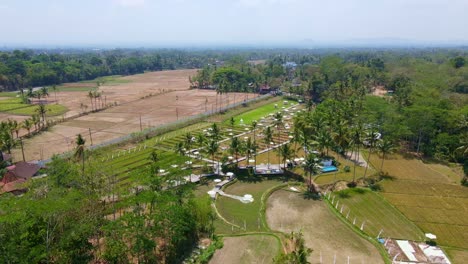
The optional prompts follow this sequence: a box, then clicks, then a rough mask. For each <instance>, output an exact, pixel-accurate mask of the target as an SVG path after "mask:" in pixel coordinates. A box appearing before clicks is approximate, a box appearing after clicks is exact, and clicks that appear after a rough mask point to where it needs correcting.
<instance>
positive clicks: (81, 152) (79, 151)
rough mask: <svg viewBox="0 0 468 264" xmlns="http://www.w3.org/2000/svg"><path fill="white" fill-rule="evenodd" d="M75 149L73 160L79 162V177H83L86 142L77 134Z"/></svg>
mask: <svg viewBox="0 0 468 264" xmlns="http://www.w3.org/2000/svg"><path fill="white" fill-rule="evenodd" d="M75 143H76V148H75V154H74V156H75V159H77V160H81V176H84V169H85V143H86V140H85V139H84V138H83V137H82V136H81V134H78V136H76V141H75Z"/></svg>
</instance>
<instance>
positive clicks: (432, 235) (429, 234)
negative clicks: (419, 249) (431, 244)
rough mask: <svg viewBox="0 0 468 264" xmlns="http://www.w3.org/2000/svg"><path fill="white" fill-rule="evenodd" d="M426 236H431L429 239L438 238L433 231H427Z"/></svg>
mask: <svg viewBox="0 0 468 264" xmlns="http://www.w3.org/2000/svg"><path fill="white" fill-rule="evenodd" d="M425 236H426V237H427V238H429V239H436V238H437V236H436V235H434V234H432V233H426V234H425Z"/></svg>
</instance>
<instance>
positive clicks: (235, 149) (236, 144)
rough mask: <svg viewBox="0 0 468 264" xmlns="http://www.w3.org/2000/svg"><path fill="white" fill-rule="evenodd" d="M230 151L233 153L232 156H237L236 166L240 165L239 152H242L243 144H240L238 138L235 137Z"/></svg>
mask: <svg viewBox="0 0 468 264" xmlns="http://www.w3.org/2000/svg"><path fill="white" fill-rule="evenodd" d="M229 150H230V151H231V153H232V154H234V155H235V157H236V164H238V163H239V162H238V155H239V152H240V150H241V142H240V140H239V138H238V137H233V138H232V139H231V145H230V149H229Z"/></svg>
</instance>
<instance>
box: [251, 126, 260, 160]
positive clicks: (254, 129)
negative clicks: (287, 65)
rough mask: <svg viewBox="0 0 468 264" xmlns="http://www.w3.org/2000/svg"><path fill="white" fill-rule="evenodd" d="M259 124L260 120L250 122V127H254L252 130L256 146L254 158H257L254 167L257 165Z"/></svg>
mask: <svg viewBox="0 0 468 264" xmlns="http://www.w3.org/2000/svg"><path fill="white" fill-rule="evenodd" d="M257 126H258V122H257V121H255V120H254V121H252V123H251V124H250V127H251V129H252V132H253V144H254V145H255V146H256V147H255V150H254V153H253V155H254V160H255V164H254V167H256V166H257V147H258V146H257V137H256V133H255V132H256V130H257Z"/></svg>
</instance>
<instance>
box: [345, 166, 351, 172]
mask: <svg viewBox="0 0 468 264" xmlns="http://www.w3.org/2000/svg"><path fill="white" fill-rule="evenodd" d="M343 170H344V172H350V171H351V168H350V167H349V166H345V167H344V168H343Z"/></svg>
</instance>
